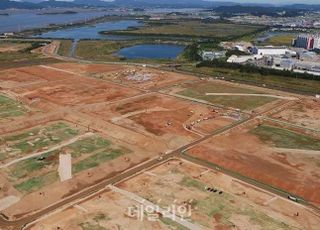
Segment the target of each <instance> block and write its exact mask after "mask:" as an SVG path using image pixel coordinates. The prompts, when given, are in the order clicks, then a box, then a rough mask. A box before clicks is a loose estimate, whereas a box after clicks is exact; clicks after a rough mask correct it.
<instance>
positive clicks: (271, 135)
mask: <svg viewBox="0 0 320 230" xmlns="http://www.w3.org/2000/svg"><path fill="white" fill-rule="evenodd" d="M250 133H251V134H254V135H256V136H258V137H259V138H260V140H261V141H263V142H265V143H272V144H274V145H275V146H276V147H278V148H288V149H306V150H320V140H319V139H316V138H312V137H310V136H307V135H304V134H300V133H297V132H293V131H290V130H287V129H283V128H278V127H274V126H268V125H260V126H258V127H256V128H255V129H253V130H251V131H250Z"/></svg>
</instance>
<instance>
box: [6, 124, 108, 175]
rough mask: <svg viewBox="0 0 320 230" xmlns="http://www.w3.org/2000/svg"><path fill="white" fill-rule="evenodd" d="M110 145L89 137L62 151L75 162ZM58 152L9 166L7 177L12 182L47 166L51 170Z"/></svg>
mask: <svg viewBox="0 0 320 230" xmlns="http://www.w3.org/2000/svg"><path fill="white" fill-rule="evenodd" d="M64 126H65V124H63V123H57V124H55V125H52V126H50V127H49V128H50V129H52V128H58V127H64ZM110 144H111V143H110V142H109V141H107V140H104V139H103V138H101V137H90V138H86V139H83V140H79V141H76V142H74V143H72V144H70V145H68V146H65V147H64V150H66V151H68V152H69V153H70V154H71V155H72V159H73V160H77V159H78V158H79V157H81V156H82V155H83V154H94V153H96V152H97V151H105V149H106V148H107V147H108V146H109V145H110ZM60 152H61V150H54V151H51V152H47V153H44V154H41V155H40V156H37V157H32V158H29V159H26V160H23V161H21V162H19V163H17V164H15V165H12V166H10V168H9V175H10V177H11V178H12V179H13V180H16V179H21V178H24V177H28V176H30V175H32V173H37V172H40V171H41V170H45V168H46V167H47V166H50V167H51V168H53V167H55V166H57V165H58V155H59V153H60Z"/></svg>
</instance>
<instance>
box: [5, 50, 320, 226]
mask: <svg viewBox="0 0 320 230" xmlns="http://www.w3.org/2000/svg"><path fill="white" fill-rule="evenodd" d="M52 52H53V51H52ZM190 79H191V77H190V76H187V75H181V74H176V73H173V72H162V71H160V70H155V69H150V68H144V67H133V66H123V65H102V64H101V65H100V64H99V65H97V64H92V65H90V64H75V63H63V64H62V63H60V64H54V65H48V66H41V65H40V66H29V67H24V68H16V69H10V70H5V71H1V72H0V84H1V91H2V92H5V94H6V95H8V94H10V95H11V96H12V98H15V99H16V100H18V101H20V102H21V103H22V104H23V105H26V106H27V107H28V108H31V109H34V110H37V111H38V112H37V113H36V114H33V113H32V114H30V115H28V116H26V117H21V118H19V119H17V120H12V121H9V122H8V123H7V124H0V136H1V137H6V136H10V135H11V134H12V135H13V134H18V133H19V132H22V131H25V130H30V129H32V128H34V127H43V126H45V124H47V123H49V122H56V121H64V122H68V124H71V125H72V127H73V128H79V129H81V130H82V131H83V132H90V133H91V132H92V133H94V135H95V136H99V137H101V138H103V139H104V140H107V141H110V143H112V144H111V147H112V148H115V149H117V148H121V149H122V148H123V149H125V150H127V151H128V152H130V153H129V154H126V155H120V156H119V157H116V158H113V157H110V156H106V155H104V157H105V158H103V159H104V160H106V159H107V161H104V162H101V163H100V164H98V165H96V162H99V159H100V158H93V159H91V161H88V162H87V163H83V162H82V163H83V164H82V165H80V166H79V168H80V169H83V168H84V169H83V170H82V171H80V172H77V173H75V174H74V175H73V177H72V179H71V180H67V181H64V182H60V181H59V180H55V176H56V174H54V175H53V178H52V177H49V179H50V180H52V181H51V183H49V184H45V185H44V186H42V187H41V188H39V189H34V190H28V192H21V191H20V190H18V189H17V188H16V187H15V186H14V183H13V182H14V180H12V176H13V175H12V172H11V171H10V170H9V169H3V170H1V172H0V188H1V190H0V197H1V201H2V202H3V207H5V206H6V208H5V209H4V210H3V211H2V213H3V214H4V215H5V216H7V217H8V218H9V219H18V218H21V217H24V216H27V215H29V214H30V213H33V212H35V211H39V210H41V209H43V208H44V207H47V206H49V205H51V204H53V203H55V202H57V201H59V200H62V199H64V198H66V197H68V196H70V195H72V194H74V193H76V192H78V191H80V190H83V189H84V188H87V187H89V186H90V185H93V184H96V183H98V182H101V181H102V180H104V179H106V178H110V177H112V176H114V175H117V174H119V173H120V172H123V171H125V170H127V169H129V168H132V167H133V166H136V165H138V164H140V163H141V162H145V161H147V160H149V159H152V158H156V159H157V158H158V157H159V156H160V155H161V154H163V153H167V152H169V151H170V150H173V149H176V148H178V147H181V146H183V145H186V144H188V143H190V142H192V141H194V140H197V139H199V138H201V137H203V136H205V135H208V134H210V133H212V132H214V131H215V130H217V129H219V128H221V127H224V126H226V125H229V124H231V123H233V122H235V121H237V120H238V118H239V117H238V115H237V114H236V113H234V111H231V110H225V109H222V108H217V107H214V106H210V105H205V104H203V103H198V102H197V101H196V100H193V101H191V100H186V99H182V98H178V97H175V96H172V95H165V94H163V93H160V92H156V91H157V90H158V89H161V91H162V92H165V91H166V90H165V89H168V88H170V87H172V86H174V87H179V84H182V83H185V82H189V83H190V82H191V81H192V79H191V80H190ZM228 87H229V86H228ZM234 87H237V86H234ZM229 89H230V87H229ZM240 93H241V92H240ZM276 103H278V101H274V102H271V103H268V104H267V105H264V106H262V107H263V108H264V109H270V108H272V107H273V106H275V105H276ZM260 108H261V107H260ZM260 108H259V109H260ZM257 110H258V109H257ZM240 118H241V117H240ZM224 138H225V139H223V138H222V137H217V141H216V142H215V139H212V140H210V141H209V142H206V143H204V144H201V145H199V146H197V147H195V148H194V149H192V150H191V151H192V154H193V155H197V154H198V155H197V156H200V158H202V157H205V159H206V160H208V161H218V163H219V164H220V163H221V162H222V163H223V164H232V165H233V164H234V165H236V166H237V165H238V164H239V162H240V163H241V164H242V162H245V163H246V164H245V166H244V167H242V166H241V167H240V166H237V167H236V170H239V172H243V170H245V172H248V173H249V174H250V173H252V174H257V173H256V172H257V171H259V170H261V172H262V173H261V175H260V174H259V177H258V179H261V180H263V181H264V179H265V177H267V179H268V181H267V182H270V184H276V185H278V183H280V182H281V183H282V184H283V186H284V187H285V188H287V187H286V186H287V185H288V189H290V191H291V190H292V191H293V192H295V193H297V194H302V195H306V196H308V197H309V196H310V197H311V198H310V199H311V200H312V201H316V200H317V197H316V194H315V192H314V191H317V189H318V185H319V175H318V174H317V171H316V169H317V168H316V166H315V164H316V162H317V161H316V160H318V156H317V155H316V154H312V155H311V154H308V157H305V155H297V154H296V152H295V154H294V153H283V150H280V149H278V150H272V151H271V150H270V146H263V145H262V144H261V143H260V142H259V141H258V139H257V138H255V137H252V136H250V135H248V134H246V132H245V131H244V132H243V133H241V135H240V136H239V134H237V133H235V134H234V135H231V134H230V136H225V137H224ZM235 140H240V143H238V142H236V141H235ZM211 142H212V143H211ZM213 143H214V145H213ZM246 143H247V144H246ZM29 145H30V144H29ZM238 145H239V146H238ZM50 146H51V145H50ZM50 146H45V145H44V146H43V147H45V148H48V147H50ZM233 146H234V147H233ZM261 146H262V147H261ZM20 147H21V148H24V147H25V143H23V144H22V146H20ZM91 147H92V146H90V145H88V146H87V147H86V148H88V149H89V150H90V148H91ZM5 148H6V147H3V146H1V149H0V150H1V151H2V150H4V149H5ZM86 148H85V147H83V146H82V147H81V146H80V147H79V150H78V151H79V152H81V153H82V152H85V151H89V150H86ZM112 148H111V149H112ZM198 148H199V149H200V150H199V151H196V150H197V149H198ZM233 148H235V150H234V149H233ZM238 148H239V149H238ZM246 148H247V149H249V151H248V152H247V150H246ZM251 148H253V149H251ZM260 148H261V149H260ZM33 150H34V151H35V150H37V149H36V148H34V149H33ZM67 150H68V148H67ZM67 150H66V151H67ZM109 150H110V149H108V151H109ZM258 150H259V151H260V150H261V151H262V152H263V153H264V154H262V155H259V154H256V153H255V151H258ZM34 151H33V152H34ZM237 151H238V152H237ZM276 151H281V153H278V152H276ZM31 152H32V151H31ZM89 152H90V153H92V152H94V153H98V152H95V151H89ZM242 152H245V153H244V154H242V155H240V153H242ZM113 153H116V154H117V151H115V152H113ZM238 153H239V154H238ZM237 154H238V155H237ZM283 154H284V155H283ZM80 155H81V154H80ZM247 155H248V156H247ZM25 156H27V154H25V155H24V156H22V155H21V154H20V155H19V154H18V155H12V156H10V157H11V158H12V159H19V158H20V157H25ZM251 156H252V160H251V158H250V157H251ZM215 157H216V158H215ZM246 157H248V159H249V160H246ZM11 158H10V159H11ZM280 158H281V159H280ZM84 159H85V156H80V157H79V159H78V158H77V159H76V160H75V158H73V161H72V162H73V163H79V162H81V160H84ZM284 159H285V160H287V161H288V162H289V163H290V164H288V165H286V163H284ZM49 160H52V161H53V162H56V160H57V159H55V158H50V159H49ZM37 161H38V160H37ZM37 161H36V162H37ZM40 161H42V160H41V159H40ZM92 161H93V163H92ZM234 161H236V162H234ZM269 161H271V162H272V163H269ZM17 162H19V163H21V162H20V161H17ZM36 162H32V161H31V162H28V163H30V164H28V166H30V167H31V168H32V169H33V172H32V173H29V174H26V175H25V176H23V177H22V178H19V182H23V180H25V179H27V178H30V177H37V176H39V175H40V174H43V173H44V172H51V171H52V170H56V169H57V167H58V165H57V164H55V163H53V164H51V163H50V164H48V165H45V167H42V168H41V169H38V170H36V169H37V167H38V164H37V163H36ZM248 162H249V163H248ZM256 162H257V163H256ZM291 164H292V165H291ZM91 165H93V166H92V167H91ZM232 165H231V166H232ZM274 165H277V167H275V166H274ZM279 165H280V166H279ZM283 165H285V166H283ZM15 166H16V165H15V164H13V165H10V167H15ZM246 166H249V167H247V168H246ZM82 167H83V168H82ZM251 167H252V168H251ZM282 167H283V168H285V169H283V168H282ZM279 168H280V169H279ZM19 169H21V170H27V169H29V168H28V167H27V168H23V167H19ZM246 170H247V171H246ZM259 172H260V171H259ZM56 173H57V172H56ZM281 173H283V175H284V176H283V178H284V180H285V182H283V180H281V179H278V177H279V175H280V174H281ZM304 174H305V175H304ZM21 175H23V174H21ZM250 175H251V174H250ZM297 175H298V176H297ZM173 176H174V175H173ZM281 176H282V174H281ZM10 178H11V179H10ZM41 178H42V179H41V180H39V179H35V180H31V181H29V182H30V185H34V184H37V183H43V182H46V179H47V177H41ZM43 178H44V179H43ZM168 178H169V177H168ZM296 182H298V183H296ZM159 183H160V182H159ZM291 183H296V185H294V186H293V185H292V184H291ZM299 183H300V184H299ZM301 184H302V185H305V186H306V188H307V189H302V187H299V185H301ZM28 186H29V184H23V189H26V190H27V189H29V187H28ZM137 188H138V187H135V189H137ZM20 189H21V186H20ZM182 190H183V188H182ZM191 190H192V189H191ZM172 191H173V192H172V193H174V192H176V190H172ZM184 191H185V194H186V196H189V195H188V191H190V189H187V190H184ZM312 191H313V192H312ZM166 192H167V193H170V194H171V192H170V190H168V191H166ZM191 194H195V192H191ZM10 196H12V197H15V199H12V197H11V198H10ZM103 196H104V195H103ZM105 196H106V201H107V202H109V201H110V200H113V197H111V198H110V192H109V193H107V194H106V195H105ZM113 196H114V200H115V201H114V202H115V203H114V204H110V205H111V206H112V205H114V206H117V204H118V203H117V202H118V200H119V204H120V207H122V206H121V204H122V202H123V203H124V204H127V203H128V202H129V201H128V200H127V199H126V198H123V197H121V196H118V195H117V194H113ZM201 197H202V198H203V197H206V195H205V194H201V195H200V197H199V198H201ZM13 201H14V202H13ZM88 202H89V203H88V205H89V206H90V207H86V208H88V209H89V211H88V213H86V212H85V213H82V212H83V210H84V209H83V208H81V207H80V208H79V207H76V208H75V209H70V210H68V212H70V213H72V216H70V219H68V220H66V219H63V220H61V222H57V224H58V223H59V224H65V222H64V220H65V221H66V225H62V226H65V227H66V228H68V226H72V227H71V228H72V229H77V228H79V224H86V226H87V227H88V226H89V227H90V226H91V225H90V224H93V225H94V227H97V226H98V224H99V225H102V226H109V224H110V225H111V226H115V227H116V226H117V224H119V225H120V226H124V228H126V227H127V226H131V224H132V225H134V226H137V228H140V227H141V226H144V225H143V224H141V223H140V222H139V223H136V222H132V220H131V219H130V218H129V219H126V220H125V221H124V222H123V223H122V222H121V223H119V221H120V219H121V220H122V216H121V217H120V216H118V219H117V218H116V217H113V216H115V215H116V214H118V215H119V213H123V209H122V208H114V210H112V209H110V210H107V211H108V212H110V216H112V218H111V220H109V218H102V219H103V220H99V221H97V220H96V219H97V218H95V217H96V214H97V215H98V214H100V213H99V212H100V211H99V212H96V210H95V205H93V206H92V207H91V205H92V204H90V200H88ZM96 202H97V201H96ZM230 202H231V201H230ZM277 202H278V200H277ZM9 203H10V205H8V204H9ZM101 203H102V204H101V205H100V204H99V205H100V206H99V207H100V210H101V211H103V210H105V208H106V207H108V206H107V205H105V203H103V202H101ZM272 203H274V202H272ZM97 208H98V206H97ZM119 209H121V210H122V211H120V212H119ZM91 210H93V211H91ZM79 211H82V212H81V213H82V214H79V213H78V212H79ZM91 212H92V214H91ZM94 212H96V213H94ZM59 215H60V214H59ZM78 215H80V218H79V216H78ZM108 215H109V214H108ZM121 215H122V214H121ZM199 215H200V214H199ZM272 215H275V214H272ZM62 216H63V215H62ZM289 216H290V218H291V214H290V215H289ZM59 218H60V217H59ZM73 218H76V219H73ZM197 218H198V217H197ZM199 218H200V219H199V220H202V219H201V218H203V220H204V221H205V222H208V225H209V226H218V227H220V225H221V223H222V222H221V223H218V224H217V223H214V224H213V225H211V224H212V221H211V220H209V219H207V217H203V216H201V215H200V216H199ZM215 218H216V221H217V222H219V218H220V217H219V215H217V216H216V217H215ZM259 218H260V217H259ZM281 218H282V217H281ZM290 218H289V219H290ZM81 219H82V220H84V221H82V222H84V223H82V222H79V221H80V220H81ZM98 219H99V218H98ZM69 221H71V222H69ZM228 221H231V222H232V223H234V222H235V223H237V224H238V226H248V223H251V222H250V220H248V217H243V215H242V214H239V215H234V216H232V218H231V217H230V218H229V217H228ZM268 221H269V219H268ZM286 221H287V222H288V223H289V224H290V225H294V226H298V225H299V224H300V222H299V221H298V223H296V222H294V221H293V222H291V220H288V219H286ZM308 221H309V220H308ZM87 222H88V223H89V224H88V223H87ZM52 223H54V221H52V222H50V223H43V224H44V226H50V225H51V224H52ZM199 223H200V224H202V223H203V222H201V221H200V222H199ZM241 223H242V224H243V225H241ZM255 223H256V222H255ZM69 224H70V225H69ZM144 224H145V226H147V229H148V226H150V228H152V227H154V228H156V229H162V228H163V229H168V228H169V229H170V228H171V229H172V226H169V227H168V226H167V225H168V222H167V221H166V220H164V221H162V222H157V223H151V224H150V223H144ZM170 224H172V223H169V225H170ZM277 224H278V223H276V226H277ZM222 225H226V223H225V222H223V223H222ZM258 225H259V223H258ZM56 226H57V225H55V224H54V227H56ZM83 226H84V225H83ZM91 227H92V226H91ZM176 227H177V226H174V228H176ZM38 228H40V227H39V226H38ZM80 228H81V226H80ZM40 229H41V228H40ZM243 229H245V227H243Z"/></svg>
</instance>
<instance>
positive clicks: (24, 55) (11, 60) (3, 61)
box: [0, 49, 61, 70]
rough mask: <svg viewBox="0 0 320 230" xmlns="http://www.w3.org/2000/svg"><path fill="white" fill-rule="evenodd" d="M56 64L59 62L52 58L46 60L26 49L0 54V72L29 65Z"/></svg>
mask: <svg viewBox="0 0 320 230" xmlns="http://www.w3.org/2000/svg"><path fill="white" fill-rule="evenodd" d="M56 62H61V61H59V60H57V59H54V58H47V57H45V56H42V55H41V54H38V53H31V52H30V50H28V49H25V50H19V51H16V52H0V70H3V69H9V68H17V67H23V66H30V65H40V64H42V65H45V64H50V63H56Z"/></svg>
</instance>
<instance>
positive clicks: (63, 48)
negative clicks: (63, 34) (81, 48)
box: [58, 40, 72, 56]
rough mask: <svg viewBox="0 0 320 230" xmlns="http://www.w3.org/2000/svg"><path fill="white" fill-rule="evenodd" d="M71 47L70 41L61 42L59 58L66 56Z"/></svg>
mask: <svg viewBox="0 0 320 230" xmlns="http://www.w3.org/2000/svg"><path fill="white" fill-rule="evenodd" d="M71 46H72V41H71V40H61V41H60V47H59V50H58V54H59V55H61V56H68V55H69V52H70V49H71Z"/></svg>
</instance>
